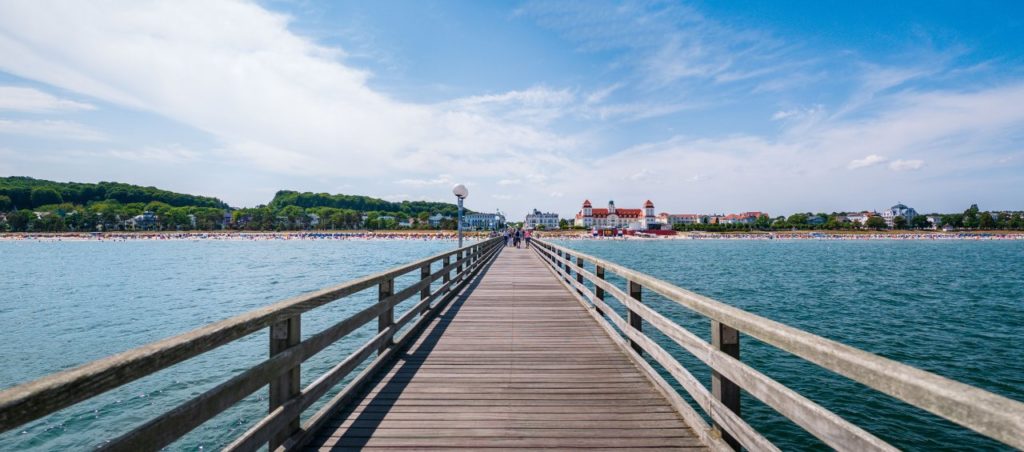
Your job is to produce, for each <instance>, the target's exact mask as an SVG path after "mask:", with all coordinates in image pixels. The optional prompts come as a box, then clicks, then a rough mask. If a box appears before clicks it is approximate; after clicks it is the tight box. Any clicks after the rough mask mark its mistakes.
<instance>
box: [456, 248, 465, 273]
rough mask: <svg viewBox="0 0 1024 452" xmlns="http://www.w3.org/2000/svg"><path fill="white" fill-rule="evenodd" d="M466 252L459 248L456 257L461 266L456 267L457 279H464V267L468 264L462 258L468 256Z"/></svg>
mask: <svg viewBox="0 0 1024 452" xmlns="http://www.w3.org/2000/svg"><path fill="white" fill-rule="evenodd" d="M465 253H466V252H465V251H463V250H459V254H458V257H457V258H456V259H455V260H456V261H458V263H459V266H458V267H456V268H455V279H456V280H457V281H462V268H463V266H465V265H466V264H465V262H463V260H462V258H463V257H465V256H466V254H465Z"/></svg>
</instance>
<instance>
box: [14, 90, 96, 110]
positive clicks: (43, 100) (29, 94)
mask: <svg viewBox="0 0 1024 452" xmlns="http://www.w3.org/2000/svg"><path fill="white" fill-rule="evenodd" d="M94 109H96V107H94V106H92V105H90V104H86V103H82V102H75V101H73V100H67V99H61V98H59V97H56V96H54V95H52V94H49V93H44V92H42V91H39V90H37V89H33V88H25V87H21V86H0V110H10V111H20V112H26V113H49V112H64V111H81V110H94Z"/></svg>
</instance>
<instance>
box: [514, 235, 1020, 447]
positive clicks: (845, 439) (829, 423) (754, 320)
mask: <svg viewBox="0 0 1024 452" xmlns="http://www.w3.org/2000/svg"><path fill="white" fill-rule="evenodd" d="M534 243H535V244H536V246H535V247H534V249H535V250H536V252H537V253H538V254H539V255H540V256H541V258H542V260H543V261H544V262H546V263H547V264H548V266H549V267H550V268H551V269H552V270H553V271H554V272H555V273H556V274H557V275H559V276H560V277H561V278H562V280H563V282H564V283H565V284H566V285H568V286H569V287H571V288H574V289H575V290H576V292H577V293H578V294H579V295H580V297H581V298H582V299H583V300H584V301H585V302H586V303H588V308H591V309H594V310H595V314H596V316H597V317H599V318H602V319H604V320H605V321H607V322H608V323H609V324H610V325H614V327H615V328H616V329H617V330H618V331H619V332H620V334H621V335H622V336H624V338H621V339H622V340H624V341H628V344H629V346H630V347H629V348H627V349H629V350H632V351H633V352H632V353H634V358H636V359H637V360H638V362H640V361H643V359H642V358H641V356H640V355H641V354H642V353H647V354H648V355H649V356H650V357H651V358H652V359H653V360H654V361H655V362H657V363H658V364H659V365H660V366H662V367H663V368H664V369H665V370H666V371H667V372H668V373H669V374H670V375H671V376H672V377H673V378H674V379H676V380H677V381H678V382H679V384H680V386H681V387H682V388H683V389H684V390H685V391H686V392H687V393H688V394H689V395H690V397H692V399H693V400H694V401H695V402H696V404H697V405H698V406H699V407H700V408H701V409H702V410H703V411H704V412H705V413H706V414H707V415H708V417H709V418H710V419H711V420H712V422H713V427H712V428H713V432H714V435H716V436H717V435H718V434H720V435H721V437H722V438H723V439H724V440H725V441H726V442H727V443H728V444H729V446H731V447H732V448H734V449H738V448H739V447H740V446H742V447H746V448H748V449H751V450H777V449H776V448H775V446H774V445H772V444H771V443H770V442H769V441H768V440H767V439H766V438H764V436H762V435H761V434H759V433H758V432H757V431H756V430H754V429H753V428H752V427H751V426H750V425H749V424H747V423H746V422H745V421H744V420H743V419H742V417H741V416H740V404H739V400H740V391H741V390H742V391H746V392H748V393H749V394H750V395H751V396H753V397H755V398H757V399H758V400H760V401H762V402H764V403H765V404H766V405H768V406H769V407H771V408H773V409H774V410H775V411H777V412H778V413H780V414H782V415H783V416H785V417H786V418H788V419H790V420H791V421H793V422H794V423H795V424H797V425H799V426H800V427H802V428H803V429H805V430H806V431H807V432H809V433H810V434H812V435H814V436H815V437H817V438H818V439H820V440H821V441H822V442H824V443H825V444H827V445H829V446H830V447H833V448H835V449H838V450H895V448H894V447H893V446H891V445H889V444H888V443H886V442H885V441H883V440H881V439H879V438H878V437H876V436H874V435H872V434H871V433H869V432H867V431H865V430H863V429H861V428H860V427H858V426H856V425H854V424H852V423H850V422H849V421H847V420H845V419H843V418H842V417H840V416H838V415H836V414H835V413H833V412H831V411H829V410H828V409H826V408H824V407H822V406H821V405H818V404H817V403H815V402H813V401H811V400H810V399H807V398H806V397H804V396H802V395H800V394H799V393H797V392H796V391H793V390H792V389H790V388H788V387H786V386H785V385H783V384H781V383H779V382H777V381H775V380H773V379H772V378H770V377H768V376H766V375H764V374H762V373H761V372H758V371H757V370H755V369H754V368H752V367H750V366H749V365H747V364H745V363H744V362H742V361H741V360H740V358H739V343H740V341H739V339H740V333H743V334H746V335H749V336H751V337H753V338H756V339H758V340H760V341H761V342H764V343H766V344H769V345H771V346H774V347H776V348H778V349H781V350H783V351H786V352H788V353H790V354H792V355H795V356H797V357H799V358H802V359H804V360H806V361H808V362H810V363H813V364H815V365H817V366H819V367H822V368H824V369H826V370H829V371H831V372H834V373H837V374H839V375H842V376H844V377H847V378H850V379H851V380H854V381H856V382H859V383H861V384H863V385H865V386H867V387H869V388H872V389H874V390H877V391H880V392H882V393H885V394H888V395H890V396H892V397H895V398H897V399H899V400H902V401H903V402H906V403H908V404H910V405H912V406H915V407H918V408H921V409H923V410H926V411H928V412H931V413H933V414H936V415H938V416H941V417H943V418H946V419H948V420H950V421H952V422H955V423H957V424H959V425H962V426H964V427H966V428H969V429H971V430H974V431H976V432H978V433H980V434H982V435H984V436H987V437H989V438H992V439H995V440H998V441H1001V442H1003V443H1005V444H1008V445H1010V446H1013V447H1016V448H1024V403H1021V402H1019V401H1016V400H1013V399H1009V398H1007V397H1003V396H1000V395H997V394H993V393H991V392H988V391H985V390H983V389H980V388H976V387H973V386H970V385H967V384H963V383H960V382H957V381H954V380H951V379H948V378H945V377H942V376H939V375H936V374H933V373H930V372H926V371H923V370H920V369H917V368H914V367H911V366H908V365H906V364H902V363H899V362H897V361H893V360H890V359H887V358H883V357H881V356H878V355H875V354H872V353H868V352H865V351H863V350H859V349H856V348H853V347H850V346H848V345H844V344H841V343H839V342H836V341H833V340H829V339H825V338H823V337H821V336H817V335H814V334H811V333H808V332H806V331H802V330H799V329H797V328H794V327H791V326H788V325H785V324H782V323H779V322H776V321H773V320H769V319H767V318H764V317H760V316H758V315H755V314H752V313H749V312H746V311H743V310H741V309H738V308H735V307H732V306H729V305H726V304H724V303H721V302H719V301H715V300H713V299H711V298H708V297H705V296H702V295H698V294H696V293H693V292H690V291H688V290H685V289H681V288H679V287H676V286H675V285H672V284H670V283H668V282H665V281H662V280H660V279H657V278H654V277H652V276H649V275H646V274H643V273H641V272H638V271H635V270H632V269H629V268H626V267H624V266H621V265H618V264H615V263H613V262H610V261H607V260H604V259H600V258H597V257H594V256H591V255H588V254H584V253H581V252H578V251H575V250H572V249H570V248H566V247H563V246H559V245H556V244H553V243H550V242H547V241H544V240H538V239H534ZM588 264H589V265H590V267H592V268H593V269H594V271H593V272H591V271H589V270H588V269H587V265H588ZM608 272H611V273H614V274H616V275H618V276H620V277H621V278H622V279H624V280H625V281H626V288H625V289H622V288H619V287H617V286H615V285H614V284H612V283H610V282H608V281H607V280H606V276H607V273H608ZM584 281H588V282H590V283H591V284H592V285H593V290H591V288H590V287H588V286H587V285H586V284H585V283H584ZM643 289H647V290H650V291H652V292H654V293H657V294H659V295H661V296H663V297H664V298H666V299H668V300H670V301H672V302H675V303H677V304H679V305H681V306H683V307H686V308H688V309H689V310H691V311H693V312H696V313H698V314H701V315H703V316H704V317H706V318H708V319H709V320H710V321H711V329H712V331H711V333H712V334H711V337H712V341H711V343H708V342H707V341H705V340H703V339H701V338H700V337H698V336H697V335H695V334H693V333H692V332H690V331H689V330H687V329H685V328H683V327H681V326H679V325H678V324H676V323H675V322H673V321H672V320H670V319H668V318H666V317H665V316H663V315H662V314H660V313H658V312H656V311H655V310H654V309H652V308H650V307H649V306H647V305H645V304H644V303H643V302H642V292H643ZM627 292H628V293H627ZM607 295H611V296H612V297H613V298H614V299H615V300H617V301H618V302H619V303H621V304H622V305H623V306H624V307H625V308H626V310H627V313H628V316H627V317H628V318H626V319H623V318H622V317H621V316H619V315H618V314H617V313H616V312H615V311H614V310H613V309H612V308H611V307H610V306H609V305H608V304H607V303H606V299H607ZM644 322H646V323H648V324H650V325H651V326H653V327H655V328H657V329H658V331H660V332H661V333H663V334H664V335H665V336H667V337H668V338H670V339H671V340H672V341H673V342H675V343H676V344H678V345H679V346H680V347H682V348H683V349H685V350H686V351H688V352H689V353H690V354H692V355H693V356H694V357H696V358H697V359H698V360H700V361H702V362H703V363H705V364H706V365H708V367H710V368H711V371H712V381H711V390H710V391H709V390H708V389H707V387H705V386H704V385H703V384H702V383H701V382H699V381H698V380H697V379H696V378H695V377H694V376H693V375H692V374H691V373H690V372H689V371H688V370H687V369H686V368H685V367H683V366H682V365H681V364H680V363H679V362H678V360H676V359H675V358H674V357H672V356H671V355H670V354H669V353H668V352H667V351H666V350H665V349H664V348H662V347H661V346H660V345H658V344H657V343H656V342H655V341H654V340H652V339H651V338H650V337H648V336H647V335H646V334H644V332H643V323H644ZM609 331H611V332H614V329H609ZM657 378H660V377H657ZM686 409H689V408H688V407H686ZM683 414H684V417H686V413H683ZM693 417H695V416H690V418H688V421H691V424H697V425H694V427H695V428H696V427H698V426H699V425H700V424H703V425H707V424H706V423H704V421H703V419H699V418H697V419H693Z"/></svg>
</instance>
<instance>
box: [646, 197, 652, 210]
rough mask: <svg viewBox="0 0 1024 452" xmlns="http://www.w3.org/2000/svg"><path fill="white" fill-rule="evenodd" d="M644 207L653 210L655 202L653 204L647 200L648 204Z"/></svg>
mask: <svg viewBox="0 0 1024 452" xmlns="http://www.w3.org/2000/svg"><path fill="white" fill-rule="evenodd" d="M644 207H645V208H648V209H653V208H654V203H653V202H651V200H650V199H648V200H647V202H646V203H644Z"/></svg>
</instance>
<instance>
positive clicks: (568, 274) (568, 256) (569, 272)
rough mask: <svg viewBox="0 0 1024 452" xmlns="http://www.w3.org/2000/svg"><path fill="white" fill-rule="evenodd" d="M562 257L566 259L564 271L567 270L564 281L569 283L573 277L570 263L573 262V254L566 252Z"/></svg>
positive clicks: (563, 264) (563, 265) (563, 263)
mask: <svg viewBox="0 0 1024 452" xmlns="http://www.w3.org/2000/svg"><path fill="white" fill-rule="evenodd" d="M562 257H563V258H565V260H563V261H562V269H563V270H565V276H563V277H562V279H564V280H565V281H566V282H569V278H571V277H572V266H571V265H569V264H568V263H569V262H572V254H569V253H568V252H566V253H563V254H562Z"/></svg>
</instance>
